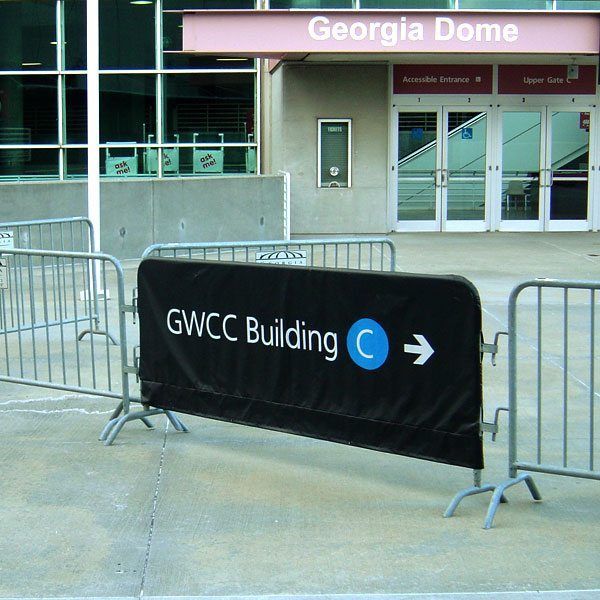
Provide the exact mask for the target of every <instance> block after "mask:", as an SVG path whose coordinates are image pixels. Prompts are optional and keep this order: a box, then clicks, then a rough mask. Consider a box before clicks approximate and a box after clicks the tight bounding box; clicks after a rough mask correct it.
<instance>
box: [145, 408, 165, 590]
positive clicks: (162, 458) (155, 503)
mask: <svg viewBox="0 0 600 600" xmlns="http://www.w3.org/2000/svg"><path fill="white" fill-rule="evenodd" d="M168 432H169V421H168V420H167V422H166V424H165V433H164V436H163V445H162V449H161V451H160V461H159V464H158V474H157V476H156V486H155V488H154V497H153V499H152V514H151V516H150V526H149V528H148V541H147V543H146V556H145V557H144V566H143V568H142V577H141V581H140V592H139V595H138V598H140V599H141V598H144V586H145V583H146V575H147V572H148V565H149V563H150V551H151V549H152V539H153V536H154V525H155V522H156V509H157V507H158V496H159V494H160V480H161V477H162V471H163V466H164V463H165V453H166V449H167V439H168V437H167V434H168Z"/></svg>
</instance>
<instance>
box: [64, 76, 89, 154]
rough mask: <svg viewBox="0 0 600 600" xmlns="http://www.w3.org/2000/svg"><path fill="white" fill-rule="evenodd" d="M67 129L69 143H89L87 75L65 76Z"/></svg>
mask: <svg viewBox="0 0 600 600" xmlns="http://www.w3.org/2000/svg"><path fill="white" fill-rule="evenodd" d="M65 104H66V107H67V110H66V120H65V122H66V130H67V143H68V144H85V143H87V84H86V76H85V75H67V76H66V77H65Z"/></svg>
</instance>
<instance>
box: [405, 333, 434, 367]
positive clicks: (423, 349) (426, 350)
mask: <svg viewBox="0 0 600 600" xmlns="http://www.w3.org/2000/svg"><path fill="white" fill-rule="evenodd" d="M413 337H414V338H415V340H417V342H419V345H418V346H417V345H415V344H404V352H406V353H407V354H418V355H419V356H417V358H416V359H415V360H414V362H413V365H424V364H425V363H426V362H427V361H428V360H429V358H430V356H431V355H432V354H433V352H434V350H433V348H432V347H431V344H430V343H429V342H428V341H427V340H426V339H425V336H424V335H421V334H419V333H413Z"/></svg>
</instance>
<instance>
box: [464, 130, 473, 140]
mask: <svg viewBox="0 0 600 600" xmlns="http://www.w3.org/2000/svg"><path fill="white" fill-rule="evenodd" d="M461 137H462V139H463V140H472V139H473V128H472V127H463V128H462V129H461Z"/></svg>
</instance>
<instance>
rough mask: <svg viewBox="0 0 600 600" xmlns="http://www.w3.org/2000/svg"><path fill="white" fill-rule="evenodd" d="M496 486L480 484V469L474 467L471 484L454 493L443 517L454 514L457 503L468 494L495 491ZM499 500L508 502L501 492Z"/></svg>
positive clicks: (473, 494)
mask: <svg viewBox="0 0 600 600" xmlns="http://www.w3.org/2000/svg"><path fill="white" fill-rule="evenodd" d="M497 487H498V486H496V485H493V484H490V483H488V484H486V485H481V470H480V469H475V470H474V471H473V486H472V487H469V488H466V489H464V490H461V491H460V492H458V493H457V494H456V496H454V498H452V501H451V502H450V504H449V505H448V508H447V509H446V512H444V517H445V518H448V517H451V516H452V515H454V511H455V510H456V509H457V507H458V505H459V504H460V503H461V502H462V500H463V499H464V498H467V497H468V496H475V495H477V494H484V493H486V492H494V493H495V490H496V489H497ZM500 502H508V500H507V499H506V498H505V496H504V494H503V493H500V495H499V497H498V503H500Z"/></svg>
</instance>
